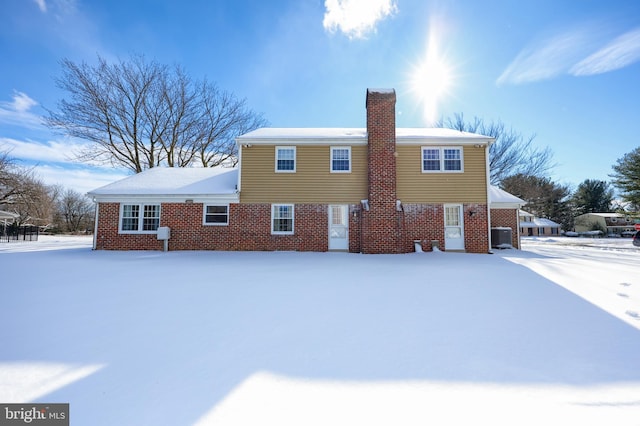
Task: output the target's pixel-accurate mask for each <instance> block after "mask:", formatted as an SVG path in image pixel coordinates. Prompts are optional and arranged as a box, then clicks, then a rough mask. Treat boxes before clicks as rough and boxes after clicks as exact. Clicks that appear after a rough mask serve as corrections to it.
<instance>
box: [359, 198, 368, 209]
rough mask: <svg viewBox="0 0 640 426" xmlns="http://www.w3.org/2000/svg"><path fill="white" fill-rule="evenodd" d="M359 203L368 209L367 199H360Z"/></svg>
mask: <svg viewBox="0 0 640 426" xmlns="http://www.w3.org/2000/svg"><path fill="white" fill-rule="evenodd" d="M360 204H362V208H363V209H364V210H365V211H369V200H360Z"/></svg>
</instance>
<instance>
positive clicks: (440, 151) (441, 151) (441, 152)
mask: <svg viewBox="0 0 640 426" xmlns="http://www.w3.org/2000/svg"><path fill="white" fill-rule="evenodd" d="M451 149H455V150H458V152H460V170H445V161H446V160H445V158H444V151H445V150H451ZM425 150H438V156H439V158H438V160H439V161H440V169H439V170H425V169H424V152H425ZM420 170H421V171H422V173H464V149H463V147H462V146H423V147H421V148H420Z"/></svg>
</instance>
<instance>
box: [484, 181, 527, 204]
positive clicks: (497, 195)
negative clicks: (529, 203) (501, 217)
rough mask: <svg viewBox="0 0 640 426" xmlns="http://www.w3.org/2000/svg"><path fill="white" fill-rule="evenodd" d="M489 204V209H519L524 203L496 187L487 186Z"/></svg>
mask: <svg viewBox="0 0 640 426" xmlns="http://www.w3.org/2000/svg"><path fill="white" fill-rule="evenodd" d="M489 203H490V207H491V208H503V209H509V208H511V209H519V208H520V207H522V205H524V204H525V201H524V200H522V199H520V198H518V197H516V196H515V195H513V194H509V193H508V192H507V191H505V190H502V189H500V188H498V187H497V186H494V185H489Z"/></svg>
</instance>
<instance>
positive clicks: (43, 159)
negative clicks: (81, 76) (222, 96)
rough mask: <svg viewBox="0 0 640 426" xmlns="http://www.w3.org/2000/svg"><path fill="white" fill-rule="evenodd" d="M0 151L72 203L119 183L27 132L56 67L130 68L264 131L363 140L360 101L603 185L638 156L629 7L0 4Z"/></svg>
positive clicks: (77, 0) (637, 91)
mask: <svg viewBox="0 0 640 426" xmlns="http://www.w3.org/2000/svg"><path fill="white" fill-rule="evenodd" d="M0 8H1V9H2V11H1V16H2V17H3V19H2V25H0V57H1V58H2V59H3V60H2V64H1V65H0V148H2V149H5V150H6V149H10V150H11V155H12V156H13V157H16V158H18V159H20V160H21V161H23V163H24V164H26V165H36V170H37V172H38V174H39V175H40V177H41V178H42V180H43V181H45V183H48V184H55V183H59V184H62V185H64V186H65V187H68V188H71V189H75V190H77V191H80V192H86V191H88V190H91V189H94V188H95V187H97V186H101V185H104V184H107V183H110V182H111V181H113V180H115V179H118V178H120V177H122V176H124V175H125V174H126V172H125V171H122V170H112V169H105V168H98V167H89V166H86V165H82V164H77V163H74V162H72V161H71V160H70V156H71V155H70V154H71V153H72V152H73V150H74V149H75V148H76V147H77V146H78V144H79V143H80V141H72V140H67V139H65V138H64V137H62V136H61V135H56V134H53V133H51V132H50V131H48V130H47V129H46V128H44V127H42V126H41V124H40V122H39V118H38V117H39V116H41V115H42V114H44V109H43V108H49V109H55V108H56V103H57V102H58V101H59V100H60V99H62V98H63V97H64V93H63V92H62V91H60V90H59V89H58V88H57V87H56V85H55V82H54V79H55V78H56V77H57V76H59V75H60V73H61V68H60V65H59V61H60V60H61V59H62V58H68V59H71V60H73V61H77V62H80V61H86V62H89V63H93V62H95V60H96V57H97V55H100V56H102V57H104V58H107V59H112V60H117V59H119V58H120V59H127V58H128V57H129V56H130V55H131V54H140V53H142V54H144V55H145V56H147V57H148V58H150V59H155V60H158V61H159V62H162V63H166V64H173V63H177V64H179V65H181V66H183V67H184V69H185V70H186V71H187V72H188V73H189V74H190V75H191V76H192V77H194V78H202V77H207V78H208V79H209V80H211V81H214V82H216V83H217V84H218V85H219V86H220V87H221V88H223V89H225V90H229V91H231V92H233V93H235V94H236V95H237V96H239V97H241V98H246V99H247V102H248V104H249V106H250V107H251V108H253V109H254V110H256V111H258V112H261V113H263V114H264V116H265V118H266V119H268V120H269V122H270V123H271V125H272V126H274V127H364V126H365V109H364V102H365V92H366V88H367V87H374V88H395V89H396V92H397V99H398V100H397V105H396V112H397V124H398V126H400V127H424V126H429V125H430V124H431V122H432V121H433V120H434V119H438V118H441V117H449V116H452V115H453V114H455V113H463V114H464V116H465V117H466V118H467V119H469V120H471V119H473V118H474V117H479V118H481V119H483V120H484V121H485V122H490V121H494V120H501V121H502V122H504V123H505V124H506V125H507V126H509V127H512V128H513V129H514V130H516V131H518V132H520V133H522V134H523V135H524V136H525V137H528V136H529V135H532V134H535V135H536V137H535V143H536V145H538V146H540V147H545V146H548V147H550V148H551V150H552V151H553V153H554V160H555V162H556V163H557V166H556V167H555V168H554V169H553V171H552V174H551V175H550V177H551V178H552V179H553V180H554V181H557V182H559V183H563V184H570V185H573V186H576V185H577V184H579V183H580V182H582V181H583V180H585V179H600V180H609V177H608V175H609V174H610V173H611V166H612V165H613V164H614V163H615V161H616V160H617V159H618V158H620V157H622V156H623V155H624V154H625V153H627V152H630V151H631V150H632V149H634V148H636V147H637V146H639V145H640V140H639V138H638V134H639V132H638V130H637V129H638V125H639V122H640V2H638V1H629V0H609V1H607V2H603V1H600V0H598V1H595V0H593V1H592V0H583V1H580V2H576V1H573V0H565V1H562V0H548V1H547V0H538V1H521V0H511V1H507V0H494V1H478V0H448V1H430V0H362V1H357V0H326V1H324V0H273V1H268V2H267V1H263V0H185V1H177V0H139V1H137V0H111V1H108V2H106V1H98V0H6V1H4V2H2V4H1V5H0Z"/></svg>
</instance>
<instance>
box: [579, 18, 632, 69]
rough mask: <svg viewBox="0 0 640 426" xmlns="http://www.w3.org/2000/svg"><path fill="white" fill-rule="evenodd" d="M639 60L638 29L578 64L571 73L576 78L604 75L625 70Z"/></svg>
mask: <svg viewBox="0 0 640 426" xmlns="http://www.w3.org/2000/svg"><path fill="white" fill-rule="evenodd" d="M639 60H640V28H636V29H635V30H633V31H629V32H627V33H625V34H623V35H621V36H619V37H617V38H616V39H615V40H613V41H612V42H610V43H609V44H607V45H606V46H605V47H603V48H602V49H600V50H598V51H597V52H595V53H594V54H592V55H590V56H588V57H587V58H585V59H583V60H582V61H580V62H578V63H577V64H576V65H574V66H573V67H572V68H571V69H570V70H569V72H570V74H572V75H575V76H582V75H594V74H602V73H605V72H609V71H614V70H617V69H620V68H624V67H626V66H628V65H631V64H632V63H634V62H637V61H639Z"/></svg>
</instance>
